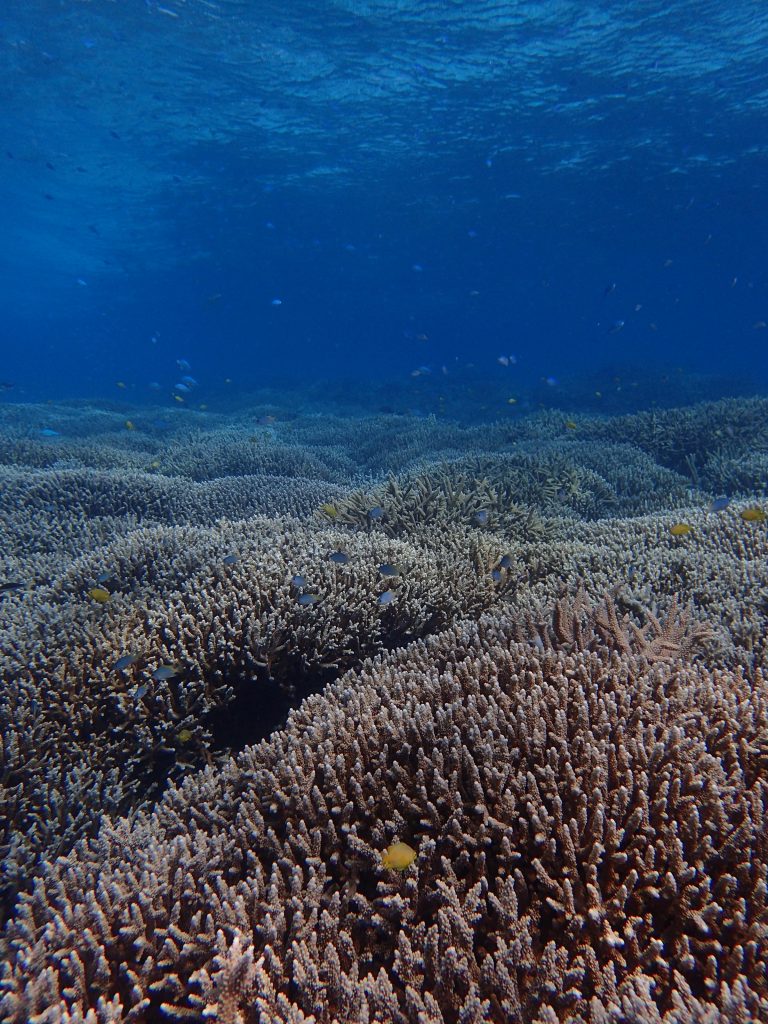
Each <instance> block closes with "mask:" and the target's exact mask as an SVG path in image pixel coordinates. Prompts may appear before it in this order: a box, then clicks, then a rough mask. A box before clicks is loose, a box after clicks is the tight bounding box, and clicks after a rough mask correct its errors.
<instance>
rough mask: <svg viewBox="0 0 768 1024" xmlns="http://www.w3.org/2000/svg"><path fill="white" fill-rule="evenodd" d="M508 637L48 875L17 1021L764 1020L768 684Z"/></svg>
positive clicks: (338, 698) (422, 646) (281, 749)
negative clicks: (402, 856)
mask: <svg viewBox="0 0 768 1024" xmlns="http://www.w3.org/2000/svg"><path fill="white" fill-rule="evenodd" d="M513 633H514V623H511V622H508V621H505V620H503V619H501V620H499V619H487V620H484V621H483V622H482V623H481V624H480V625H479V626H477V625H475V626H473V625H469V624H468V625H465V626H462V627H461V628H459V629H456V630H454V631H452V632H449V633H447V634H444V635H442V636H440V637H439V638H435V639H433V640H429V641H425V642H422V643H419V644H416V645H413V646H412V648H411V649H410V650H409V651H405V652H401V653H398V654H393V655H390V656H387V657H386V658H382V659H379V660H378V661H376V662H374V663H372V664H369V665H367V666H366V668H365V670H364V671H363V673H362V674H360V675H358V676H354V675H349V676H347V677H345V678H343V679H342V680H340V681H339V682H338V683H336V684H334V686H333V687H331V688H330V689H329V690H328V691H327V692H326V694H324V695H323V696H318V697H314V698H310V699H309V700H308V701H307V702H306V703H305V704H304V705H303V706H302V708H301V709H300V710H298V711H296V712H294V713H293V714H292V716H291V718H290V721H289V724H288V727H287V728H286V730H285V731H284V732H281V733H278V734H275V735H274V736H273V738H272V739H271V740H270V741H269V742H265V743H263V744H261V745H260V746H258V747H254V748H250V749H248V750H246V751H245V752H244V753H243V754H242V755H241V756H240V757H239V758H238V759H237V761H234V762H232V763H230V764H229V765H228V766H226V767H225V768H223V769H221V770H219V771H215V770H213V769H209V770H207V771H205V772H203V773H202V774H201V775H200V776H198V777H195V778H190V779H188V780H187V781H186V782H185V783H184V785H182V786H181V787H180V788H178V789H172V790H171V791H170V792H169V793H168V794H167V795H166V797H165V798H164V799H163V800H162V801H161V802H160V804H159V805H158V806H157V809H156V810H155V812H154V813H153V814H151V815H149V814H147V815H141V814H140V815H138V816H137V817H136V818H135V819H134V820H133V821H132V822H128V821H124V822H117V823H115V824H110V823H108V822H107V823H105V825H104V827H103V828H102V830H101V832H100V834H99V836H98V838H96V839H95V840H92V841H90V842H88V843H85V844H82V845H80V846H79V847H78V848H77V849H76V850H75V851H73V853H72V854H71V855H70V856H68V857H66V858H63V859H61V860H59V861H57V862H55V863H51V864H49V865H48V867H47V869H46V871H45V874H44V875H43V877H42V878H41V879H40V881H39V883H38V884H37V886H36V888H35V891H34V892H33V893H32V894H31V895H30V896H29V897H25V898H24V900H23V904H22V907H21V909H20V912H19V914H18V915H17V918H16V920H15V922H14V923H13V925H12V926H11V929H10V932H9V935H8V938H9V941H10V947H9V948H10V950H11V956H10V959H9V963H8V965H7V967H6V969H5V973H4V979H3V989H4V992H5V995H4V997H3V1001H2V1004H1V1006H2V1008H1V1009H0V1012H2V1013H3V1014H4V1015H5V1019H7V1020H9V1021H11V1022H13V1024H20V1022H22V1021H23V1022H27V1021H29V1020H30V1019H38V1015H39V1019H41V1020H43V1019H45V1020H47V1021H57V1020H61V1021H75V1020H78V1021H80V1020H86V1019H87V1020H88V1021H89V1024H90V1022H93V1024H97V1022H105V1021H118V1020H120V1021H122V1020H126V1021H127V1020H131V1021H134V1022H140V1021H149V1020H154V1019H156V1016H157V1013H158V1011H159V1010H160V1009H161V1008H162V1012H163V1013H164V1014H165V1015H166V1016H167V1017H168V1018H170V1019H178V1020H188V1019H205V1018H214V1019H219V1020H227V1021H243V1022H246V1024H249V1022H253V1024H256V1022H257V1021H258V1022H259V1024H263V1022H274V1024H277V1022H284V1021H295V1022H299V1021H302V1022H308V1021H309V1020H310V1019H311V1020H313V1021H315V1022H317V1024H324V1022H326V1021H327V1022H331V1021H345V1022H350V1024H351V1022H353V1021H362V1020H370V1021H374V1020H379V1021H382V1020H387V1021H394V1022H397V1024H406V1022H408V1024H410V1022H414V1024H415V1022H417V1021H434V1022H446V1024H448V1022H451V1024H452V1022H454V1021H459V1020H461V1021H476V1022H481V1021H482V1022H486V1024H502V1022H503V1024H507V1022H515V1021H519V1022H521V1024H522V1022H526V1021H531V1022H533V1021H539V1022H548V1024H554V1022H556V1021H570V1022H573V1024H576V1022H589V1024H605V1022H606V1021H626V1022H629V1021H633V1022H635V1024H640V1022H642V1024H654V1022H665V1024H673V1022H674V1024H678V1022H680V1021H686V1020H691V1021H693V1020H697V1021H701V1020H712V1021H729V1020H739V1019H746V1020H755V1021H759V1020H768V973H767V970H768V942H766V938H767V936H768V923H767V917H768V903H767V902H766V883H767V881H768V877H767V872H768V829H766V821H765V816H766V809H767V807H768V784H767V783H766V778H765V764H764V758H765V736H766V729H767V728H768V685H767V684H766V680H765V679H764V678H763V676H762V675H761V674H760V673H759V672H758V673H757V674H756V676H755V678H754V679H752V680H750V679H748V678H747V677H746V676H745V675H744V674H743V673H742V672H741V671H739V670H736V671H732V672H725V671H715V672H709V671H707V670H706V669H705V668H703V667H694V666H690V665H687V666H685V665H683V664H681V663H675V664H672V665H668V664H663V663H659V664H655V665H649V664H648V662H647V661H646V660H645V659H643V658H642V657H637V656H635V655H632V654H627V653H621V652H620V651H616V650H613V651H611V650H609V649H607V648H605V647H603V648H602V649H600V650H597V651H593V652H592V651H582V650H570V649H569V650H564V649H563V648H562V647H559V646H557V645H554V646H551V647H549V648H548V649H544V650H540V649H539V648H537V646H535V645H533V646H532V645H529V644H520V643H517V642H515V641H514V640H513V639H512V635H513ZM395 839H400V840H405V841H408V842H409V843H411V844H412V845H414V847H415V848H416V849H417V851H418V856H417V860H416V863H415V864H414V865H413V867H412V868H411V869H409V870H408V871H406V872H405V873H404V874H403V875H402V876H395V875H393V874H392V873H391V872H387V871H386V870H384V869H383V867H382V862H381V856H380V854H381V851H382V850H383V849H385V848H386V847H387V845H388V844H389V843H391V842H392V841H393V840H395Z"/></svg>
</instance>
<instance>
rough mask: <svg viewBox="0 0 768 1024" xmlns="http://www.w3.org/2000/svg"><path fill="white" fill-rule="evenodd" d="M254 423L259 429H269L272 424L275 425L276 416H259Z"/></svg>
mask: <svg viewBox="0 0 768 1024" xmlns="http://www.w3.org/2000/svg"><path fill="white" fill-rule="evenodd" d="M256 422H257V423H258V425H259V426H260V427H271V426H272V424H273V423H277V416H259V418H258V419H257V420H256Z"/></svg>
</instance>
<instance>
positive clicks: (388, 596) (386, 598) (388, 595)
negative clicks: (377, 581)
mask: <svg viewBox="0 0 768 1024" xmlns="http://www.w3.org/2000/svg"><path fill="white" fill-rule="evenodd" d="M394 599H395V594H394V591H393V590H385V591H384V593H383V594H379V596H378V597H377V598H376V603H377V604H381V605H385V604H392V602H393V601H394Z"/></svg>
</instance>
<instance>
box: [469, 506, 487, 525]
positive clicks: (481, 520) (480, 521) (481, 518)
mask: <svg viewBox="0 0 768 1024" xmlns="http://www.w3.org/2000/svg"><path fill="white" fill-rule="evenodd" d="M472 522H473V523H474V524H475V526H487V525H488V513H487V512H486V510H485V509H484V508H481V509H480V511H479V512H475V514H474V515H473V516H472Z"/></svg>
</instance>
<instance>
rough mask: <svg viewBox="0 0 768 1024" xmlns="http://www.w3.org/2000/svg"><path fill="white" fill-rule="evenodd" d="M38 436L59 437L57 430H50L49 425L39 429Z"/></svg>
mask: <svg viewBox="0 0 768 1024" xmlns="http://www.w3.org/2000/svg"><path fill="white" fill-rule="evenodd" d="M40 437H61V434H60V433H59V431H58V430H51V428H50V427H43V429H42V430H41V431H40Z"/></svg>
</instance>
